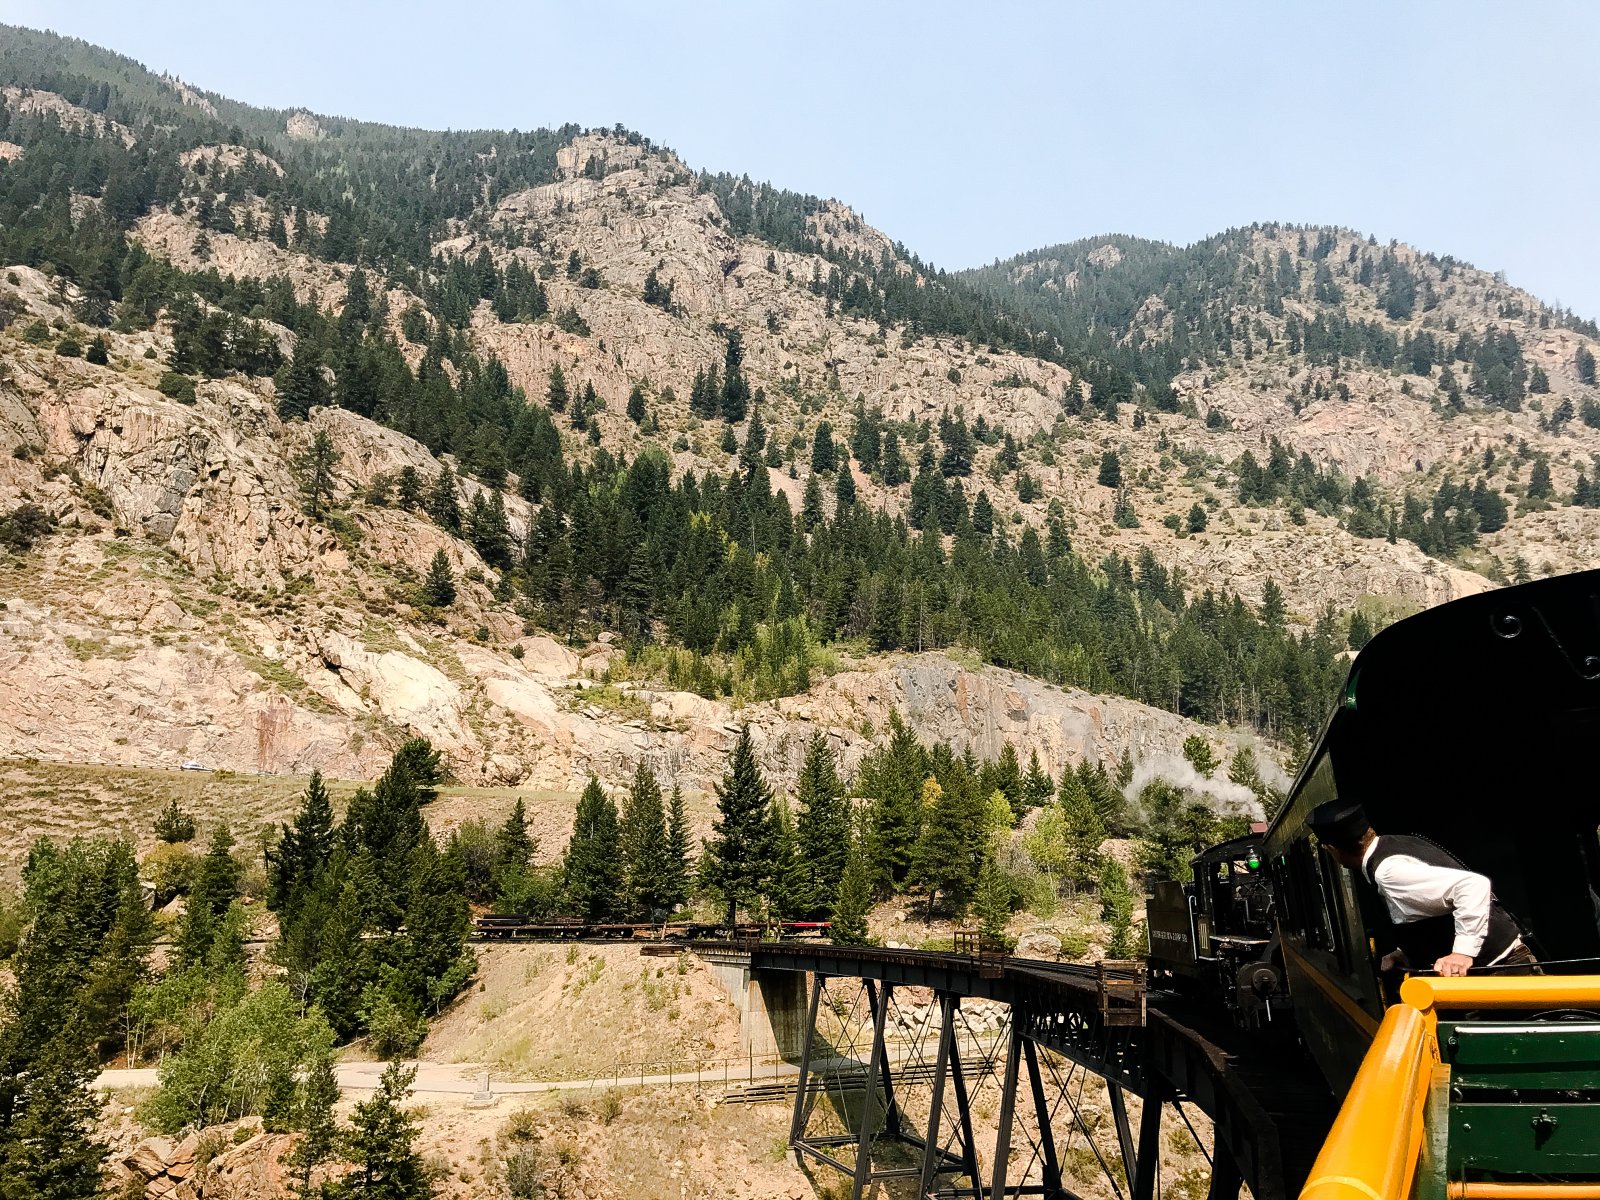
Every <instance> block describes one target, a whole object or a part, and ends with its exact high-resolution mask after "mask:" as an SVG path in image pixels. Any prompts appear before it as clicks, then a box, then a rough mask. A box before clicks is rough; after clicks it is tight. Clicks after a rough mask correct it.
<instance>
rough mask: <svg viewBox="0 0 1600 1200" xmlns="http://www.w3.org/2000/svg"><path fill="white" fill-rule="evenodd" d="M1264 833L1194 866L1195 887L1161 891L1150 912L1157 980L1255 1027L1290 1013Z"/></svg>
mask: <svg viewBox="0 0 1600 1200" xmlns="http://www.w3.org/2000/svg"><path fill="white" fill-rule="evenodd" d="M1264 831H1265V826H1258V827H1256V828H1255V829H1253V830H1252V831H1251V832H1250V833H1248V834H1246V835H1245V836H1243V837H1238V838H1234V839H1233V840H1232V841H1228V842H1223V843H1222V844H1221V845H1219V846H1213V847H1212V848H1211V849H1210V850H1207V851H1205V852H1204V853H1203V854H1201V855H1199V856H1198V857H1197V858H1195V860H1194V862H1193V864H1192V866H1193V873H1194V874H1193V880H1192V882H1189V883H1175V882H1171V881H1167V882H1163V883H1158V884H1156V886H1155V895H1154V896H1152V897H1151V899H1150V901H1149V903H1148V904H1147V905H1146V908H1145V923H1146V927H1147V928H1148V929H1149V932H1150V972H1151V975H1152V977H1153V978H1154V979H1157V980H1160V981H1162V982H1164V983H1166V984H1168V985H1170V986H1172V987H1175V988H1177V989H1179V990H1185V991H1192V992H1196V993H1199V994H1203V995H1205V996H1208V997H1212V998H1217V999H1221V1001H1222V1002H1223V1004H1224V1005H1225V1006H1226V1007H1227V1008H1228V1010H1229V1011H1230V1012H1232V1013H1233V1015H1234V1018H1235V1019H1236V1020H1237V1021H1238V1022H1239V1023H1240V1024H1241V1025H1245V1026H1248V1027H1255V1026H1260V1025H1262V1024H1264V1023H1266V1022H1269V1021H1271V1020H1272V1019H1273V1018H1274V1016H1283V1015H1285V1014H1286V1013H1287V1011H1288V1007H1289V1004H1288V994H1287V993H1286V992H1285V990H1284V976H1283V961H1282V957H1281V955H1280V953H1279V948H1278V941H1277V935H1276V931H1275V929H1274V926H1273V903H1272V884H1271V881H1270V879H1269V878H1268V876H1267V873H1266V871H1265V870H1264V867H1263V863H1262V857H1261V844H1262V843H1261V835H1262V833H1263V832H1264Z"/></svg>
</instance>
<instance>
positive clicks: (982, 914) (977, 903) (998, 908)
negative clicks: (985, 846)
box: [973, 854, 1011, 945]
mask: <svg viewBox="0 0 1600 1200" xmlns="http://www.w3.org/2000/svg"><path fill="white" fill-rule="evenodd" d="M973 907H974V908H975V909H976V910H977V914H978V928H979V929H980V930H981V931H982V933H983V935H984V937H987V938H993V939H994V940H996V941H999V942H1004V943H1006V944H1008V945H1009V944H1010V941H1011V939H1010V938H1008V937H1007V936H1006V925H1007V923H1008V922H1009V921H1010V920H1011V880H1010V879H1008V878H1007V877H1006V873H1005V872H1004V871H1002V870H1001V869H1000V864H999V863H997V862H996V861H995V858H994V855H993V854H987V855H985V856H984V859H983V868H982V869H981V870H980V871H979V872H978V886H977V892H976V894H975V895H974V897H973Z"/></svg>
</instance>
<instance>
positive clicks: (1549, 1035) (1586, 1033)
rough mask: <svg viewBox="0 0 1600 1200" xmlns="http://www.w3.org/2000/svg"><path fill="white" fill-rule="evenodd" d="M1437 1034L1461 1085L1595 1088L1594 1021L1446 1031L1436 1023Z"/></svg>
mask: <svg viewBox="0 0 1600 1200" xmlns="http://www.w3.org/2000/svg"><path fill="white" fill-rule="evenodd" d="M1439 1034H1440V1043H1441V1045H1440V1050H1441V1052H1442V1053H1443V1054H1444V1056H1445V1057H1446V1058H1448V1059H1449V1060H1450V1061H1451V1063H1453V1064H1454V1065H1455V1067H1456V1069H1457V1072H1458V1078H1457V1080H1456V1082H1457V1085H1458V1086H1461V1087H1539V1088H1541V1089H1548V1088H1561V1089H1571V1088H1594V1087H1600V1024H1589V1023H1587V1022H1585V1023H1583V1024H1571V1025H1566V1024H1542V1025H1480V1024H1473V1025H1460V1024H1458V1025H1456V1026H1455V1028H1454V1030H1452V1031H1450V1032H1448V1033H1447V1032H1446V1027H1445V1025H1444V1024H1443V1023H1442V1022H1441V1024H1440V1028H1439ZM1557 1075H1559V1076H1560V1081H1559V1082H1554V1083H1541V1082H1538V1081H1541V1080H1544V1079H1546V1078H1548V1077H1550V1076H1557ZM1519 1080H1526V1081H1525V1082H1519Z"/></svg>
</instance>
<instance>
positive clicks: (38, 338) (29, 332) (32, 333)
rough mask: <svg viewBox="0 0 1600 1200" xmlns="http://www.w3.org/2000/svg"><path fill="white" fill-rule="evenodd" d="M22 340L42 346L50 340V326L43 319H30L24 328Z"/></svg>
mask: <svg viewBox="0 0 1600 1200" xmlns="http://www.w3.org/2000/svg"><path fill="white" fill-rule="evenodd" d="M22 340H23V341H25V342H31V343H32V344H33V345H35V346H41V345H43V344H44V343H45V342H47V341H49V340H50V326H48V325H46V324H45V323H44V322H43V321H38V320H35V321H30V322H29V323H28V324H27V325H26V326H24V327H23V330H22Z"/></svg>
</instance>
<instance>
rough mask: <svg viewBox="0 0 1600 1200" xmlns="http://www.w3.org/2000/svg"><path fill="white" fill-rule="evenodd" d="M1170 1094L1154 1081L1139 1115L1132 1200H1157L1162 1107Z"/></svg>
mask: <svg viewBox="0 0 1600 1200" xmlns="http://www.w3.org/2000/svg"><path fill="white" fill-rule="evenodd" d="M1168 1095H1169V1093H1168V1092H1167V1090H1166V1089H1165V1088H1164V1087H1163V1086H1162V1085H1161V1082H1160V1081H1159V1080H1157V1079H1154V1078H1152V1079H1151V1080H1150V1085H1149V1088H1148V1090H1147V1091H1146V1092H1145V1095H1144V1108H1143V1110H1142V1111H1141V1112H1140V1113H1139V1157H1138V1166H1137V1169H1136V1170H1135V1171H1134V1173H1133V1177H1132V1179H1131V1180H1130V1181H1129V1183H1130V1185H1131V1189H1132V1190H1131V1192H1130V1196H1131V1200H1155V1194H1156V1173H1157V1172H1158V1171H1160V1169H1161V1108H1162V1106H1163V1105H1164V1104H1165V1103H1166V1102H1167V1099H1168Z"/></svg>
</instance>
